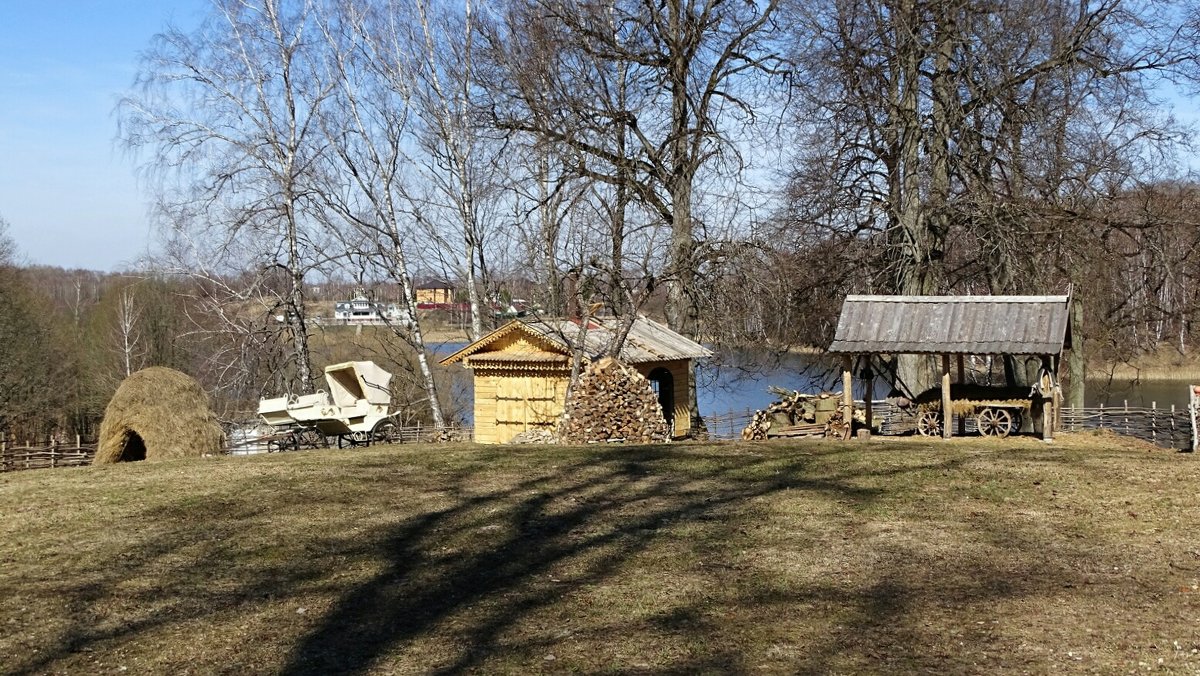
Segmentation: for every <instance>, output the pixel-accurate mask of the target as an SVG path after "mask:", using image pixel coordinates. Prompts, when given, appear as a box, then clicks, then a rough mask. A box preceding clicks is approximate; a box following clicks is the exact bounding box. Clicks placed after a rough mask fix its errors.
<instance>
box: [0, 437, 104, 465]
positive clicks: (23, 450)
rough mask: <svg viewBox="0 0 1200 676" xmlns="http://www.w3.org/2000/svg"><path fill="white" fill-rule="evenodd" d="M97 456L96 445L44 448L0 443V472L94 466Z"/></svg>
mask: <svg viewBox="0 0 1200 676" xmlns="http://www.w3.org/2000/svg"><path fill="white" fill-rule="evenodd" d="M95 455H96V444H84V443H80V441H79V440H78V439H76V440H75V443H74V444H73V445H71V444H61V443H53V442H51V443H47V444H46V445H44V446H34V445H29V444H24V445H17V444H15V443H14V444H10V443H8V442H5V441H0V472H15V471H17V470H23V469H43V468H47V467H79V466H82V465H90V464H92V458H93V457H94V456H95Z"/></svg>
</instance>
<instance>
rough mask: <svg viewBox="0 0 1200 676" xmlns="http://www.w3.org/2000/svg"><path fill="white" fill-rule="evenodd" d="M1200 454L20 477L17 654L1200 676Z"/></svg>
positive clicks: (51, 664) (885, 456) (1012, 446)
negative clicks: (1181, 675)
mask: <svg viewBox="0 0 1200 676" xmlns="http://www.w3.org/2000/svg"><path fill="white" fill-rule="evenodd" d="M1198 486H1200V462H1198V461H1197V460H1196V459H1195V458H1193V457H1191V456H1189V455H1183V454H1175V453H1170V452H1166V451H1161V450H1148V449H1147V448H1143V447H1140V446H1122V445H1121V444H1120V443H1118V442H1115V441H1114V440H1113V439H1112V438H1104V437H1091V436H1087V437H1076V438H1074V439H1071V438H1065V439H1063V440H1060V441H1059V442H1058V443H1056V444H1054V445H1047V444H1043V443H1040V442H1036V441H1032V440H1021V441H1016V442H1011V443H1005V442H989V441H987V440H983V441H957V440H956V441H954V442H950V443H932V444H931V443H922V442H917V441H913V442H882V441H878V440H876V441H871V442H868V443H861V442H860V443H850V444H835V443H811V442H810V443H801V442H796V443H762V444H749V443H746V444H736V445H733V444H726V445H690V444H680V445H672V446H668V447H657V448H620V447H588V448H479V447H472V446H452V447H444V446H420V447H418V446H396V447H390V448H372V449H368V450H361V451H358V450H356V451H336V450H331V451H320V452H316V451H314V452H308V453H296V454H288V455H272V456H259V457H253V458H220V459H206V460H196V461H171V462H161V463H143V464H137V465H123V466H107V467H93V468H81V469H65V470H43V471H31V472H21V473H13V474H5V475H0V672H3V673H13V674H25V673H41V672H70V673H89V674H91V673H114V672H119V671H127V672H130V673H145V672H155V673H215V672H221V673H284V674H327V673H346V672H369V673H428V672H463V671H473V672H480V673H495V672H508V673H517V672H521V673H525V672H530V671H533V672H560V671H561V672H588V673H593V672H600V673H609V672H612V673H630V672H634V673H667V672H670V673H682V672H751V671H754V672H757V671H766V672H780V673H797V672H807V673H828V672H842V673H846V672H876V673H898V672H913V671H927V672H942V673H947V672H949V673H962V672H973V673H1023V672H1035V673H1038V672H1041V673H1045V672H1058V671H1069V672H1089V671H1100V672H1104V673H1111V672H1116V671H1118V670H1119V671H1129V670H1138V669H1139V668H1140V669H1145V668H1147V667H1151V668H1154V669H1156V670H1166V671H1169V672H1177V673H1195V671H1196V670H1197V669H1200V537H1198V536H1197V530H1196V523H1197V508H1198V507H1200V488H1198Z"/></svg>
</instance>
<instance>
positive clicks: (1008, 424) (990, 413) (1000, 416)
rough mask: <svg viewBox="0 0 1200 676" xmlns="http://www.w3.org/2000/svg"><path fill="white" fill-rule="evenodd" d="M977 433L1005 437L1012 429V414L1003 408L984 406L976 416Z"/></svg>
mask: <svg viewBox="0 0 1200 676" xmlns="http://www.w3.org/2000/svg"><path fill="white" fill-rule="evenodd" d="M976 423H977V424H978V425H979V433H980V434H982V435H984V436H987V437H999V438H1001V439H1003V438H1004V437H1007V436H1008V435H1009V433H1010V432H1012V430H1013V415H1012V413H1009V412H1008V411H1007V410H1005V409H1003V408H985V409H983V410H982V411H980V412H979V415H977V416H976Z"/></svg>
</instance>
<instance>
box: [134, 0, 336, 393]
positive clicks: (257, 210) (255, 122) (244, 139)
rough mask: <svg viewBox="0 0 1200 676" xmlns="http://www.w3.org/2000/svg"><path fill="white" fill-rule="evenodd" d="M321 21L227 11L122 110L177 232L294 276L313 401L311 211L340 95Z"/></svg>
mask: <svg viewBox="0 0 1200 676" xmlns="http://www.w3.org/2000/svg"><path fill="white" fill-rule="evenodd" d="M312 15H313V3H312V2H310V1H295V2H292V1H289V0H218V1H217V2H214V4H213V12H212V15H211V16H210V17H209V19H208V20H207V21H206V22H205V23H204V24H203V25H202V27H200V28H199V29H197V30H196V31H195V32H194V33H192V34H185V33H183V32H181V31H179V30H176V29H170V30H168V31H166V32H164V33H162V34H161V35H159V36H157V37H156V39H155V43H154V45H153V46H152V48H151V49H150V50H149V51H148V52H147V53H146V54H145V55H144V56H143V59H142V69H141V72H140V74H139V76H138V80H137V93H135V94H132V95H130V96H128V97H126V98H125V99H123V100H122V101H121V103H120V106H119V110H120V113H121V133H122V139H123V141H124V143H125V145H126V147H127V148H129V149H131V150H133V151H143V150H144V151H148V152H149V153H150V157H149V159H148V160H147V162H146V164H145V168H146V170H147V172H148V174H149V175H152V176H154V177H156V178H158V179H160V180H159V182H158V183H157V184H156V185H157V188H158V197H159V204H160V206H161V207H162V210H163V212H164V213H165V214H167V216H166V218H165V222H166V225H167V227H168V228H190V227H195V226H200V227H207V228H213V227H214V226H215V229H216V230H217V232H210V234H212V235H214V236H216V237H219V238H221V239H222V240H223V243H224V245H225V246H222V247H215V250H217V251H220V252H226V251H229V250H231V249H243V248H245V247H256V248H255V249H254V250H255V251H256V252H258V253H259V254H261V256H260V257H259V258H258V260H257V261H256V263H257V265H259V266H260V267H261V269H263V270H264V271H265V270H267V269H268V268H271V267H278V268H279V269H280V270H282V271H284V273H285V274H286V277H287V280H288V285H287V288H286V290H285V291H284V293H283V294H282V295H281V296H280V298H281V299H282V301H283V307H282V308H281V312H280V314H281V316H282V317H283V318H284V324H285V326H286V327H287V328H288V330H289V333H290V341H291V343H292V360H291V361H292V363H293V366H294V368H295V373H296V379H297V381H298V385H299V387H300V389H302V390H304V391H308V390H311V389H312V386H313V373H312V364H311V358H310V356H309V348H308V333H309V327H308V325H307V310H306V307H305V297H304V294H305V289H304V276H305V273H306V272H307V271H308V270H309V269H310V268H311V266H312V265H313V264H314V261H313V257H314V252H313V251H312V250H308V249H306V246H305V244H306V237H307V235H306V233H305V230H306V227H308V226H307V225H306V223H307V217H306V207H307V205H309V204H310V203H311V201H312V194H311V190H312V187H311V185H310V180H309V174H310V172H311V169H312V167H313V166H314V163H315V162H316V160H317V158H318V156H319V154H320V143H319V132H318V130H317V129H315V120H316V112H317V110H319V109H320V107H321V105H322V104H323V102H324V101H325V99H326V98H327V97H328V95H329V92H330V89H331V86H330V85H329V84H328V83H323V82H318V81H316V80H315V79H313V78H312V77H311V74H312V73H311V64H310V58H311V55H310V54H309V46H310V44H311V42H312V41H311V40H310V39H309V36H308V34H309V33H310V32H312V31H314V30H315V29H314V28H313V26H312V25H311V22H312ZM276 242H278V243H280V244H281V246H276V245H275V243H276ZM212 250H214V249H210V251H212ZM236 295H237V294H235V296H236Z"/></svg>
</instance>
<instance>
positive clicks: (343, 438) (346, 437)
mask: <svg viewBox="0 0 1200 676" xmlns="http://www.w3.org/2000/svg"><path fill="white" fill-rule="evenodd" d="M370 445H371V433H370V432H351V433H350V434H339V435H338V448H346V447H347V446H349V447H350V448H354V447H355V446H370Z"/></svg>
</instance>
